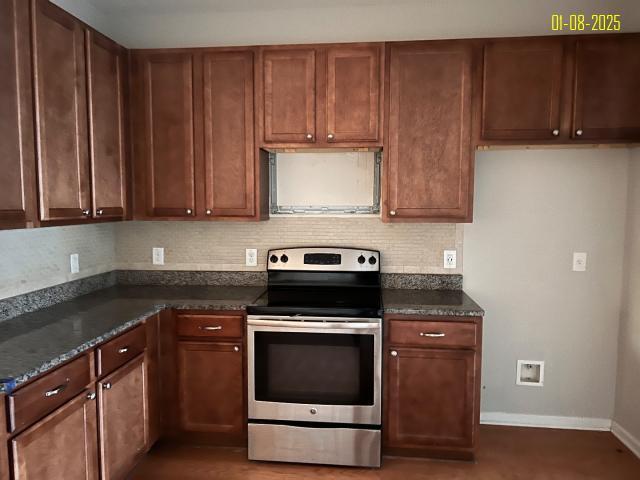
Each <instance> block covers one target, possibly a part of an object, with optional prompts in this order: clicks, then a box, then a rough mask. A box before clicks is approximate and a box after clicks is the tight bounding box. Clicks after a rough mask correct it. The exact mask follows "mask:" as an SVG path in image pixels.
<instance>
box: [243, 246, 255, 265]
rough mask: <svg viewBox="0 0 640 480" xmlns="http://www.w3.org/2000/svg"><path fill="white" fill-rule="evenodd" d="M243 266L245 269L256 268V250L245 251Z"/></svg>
mask: <svg viewBox="0 0 640 480" xmlns="http://www.w3.org/2000/svg"><path fill="white" fill-rule="evenodd" d="M245 265H246V266H247V267H257V266H258V249H257V248H247V249H245Z"/></svg>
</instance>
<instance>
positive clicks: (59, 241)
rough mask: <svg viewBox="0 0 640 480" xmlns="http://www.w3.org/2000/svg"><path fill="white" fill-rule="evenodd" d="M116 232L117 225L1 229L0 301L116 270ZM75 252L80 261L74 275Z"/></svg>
mask: <svg viewBox="0 0 640 480" xmlns="http://www.w3.org/2000/svg"><path fill="white" fill-rule="evenodd" d="M114 231H115V225H114V224H102V225H81V226H73V227H49V228H37V229H31V230H0V298H6V297H12V296H14V295H19V294H22V293H27V292H31V291H33V290H38V289H40V288H45V287H50V286H52V285H57V284H59V283H64V282H68V281H69V280H76V279H78V278H84V277H88V276H90V275H95V274H97V273H103V272H109V271H111V270H113V269H114V266H115V259H116V253H115V237H114ZM72 253H77V254H79V260H80V273H78V274H73V275H72V274H71V273H70V266H69V255H70V254H72Z"/></svg>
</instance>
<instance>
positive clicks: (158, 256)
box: [153, 247, 164, 265]
mask: <svg viewBox="0 0 640 480" xmlns="http://www.w3.org/2000/svg"><path fill="white" fill-rule="evenodd" d="M153 264H154V265H164V248H163V247H153Z"/></svg>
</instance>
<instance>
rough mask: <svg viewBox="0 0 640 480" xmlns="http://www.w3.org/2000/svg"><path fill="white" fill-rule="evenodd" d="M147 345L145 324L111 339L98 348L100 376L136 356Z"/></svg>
mask: <svg viewBox="0 0 640 480" xmlns="http://www.w3.org/2000/svg"><path fill="white" fill-rule="evenodd" d="M146 346H147V337H146V335H145V329H144V325H140V326H138V327H136V328H134V329H133V330H129V331H128V332H126V333H123V334H122V335H120V336H119V337H116V338H114V339H113V340H109V341H108V342H107V343H105V344H104V345H101V346H100V347H98V348H97V349H96V370H97V374H98V376H99V377H102V376H103V375H106V374H108V373H111V372H113V371H114V370H115V369H116V368H118V367H119V366H120V365H124V364H125V363H127V362H128V361H129V360H131V359H133V358H135V357H136V356H138V355H139V354H140V353H142V352H143V351H144V349H145V348H146Z"/></svg>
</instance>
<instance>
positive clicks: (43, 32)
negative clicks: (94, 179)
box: [32, 0, 91, 220]
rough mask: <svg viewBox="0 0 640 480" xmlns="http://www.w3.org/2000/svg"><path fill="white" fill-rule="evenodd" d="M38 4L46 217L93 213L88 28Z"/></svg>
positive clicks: (35, 27)
mask: <svg viewBox="0 0 640 480" xmlns="http://www.w3.org/2000/svg"><path fill="white" fill-rule="evenodd" d="M32 6H33V24H32V36H33V39H32V45H33V49H34V50H33V55H34V62H33V64H34V76H35V100H36V138H37V147H38V167H39V171H38V176H39V186H40V218H41V219H42V220H70V219H84V218H89V213H90V210H91V198H90V197H91V194H90V179H89V152H88V147H87V99H86V85H85V84H86V82H85V49H84V31H83V28H82V26H81V25H80V23H79V22H77V21H76V20H75V18H73V17H72V16H71V15H69V14H67V13H66V12H65V11H63V10H62V9H60V8H58V7H56V6H55V5H53V4H52V3H49V2H48V1H47V0H33V3H32ZM83 211H85V213H83Z"/></svg>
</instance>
